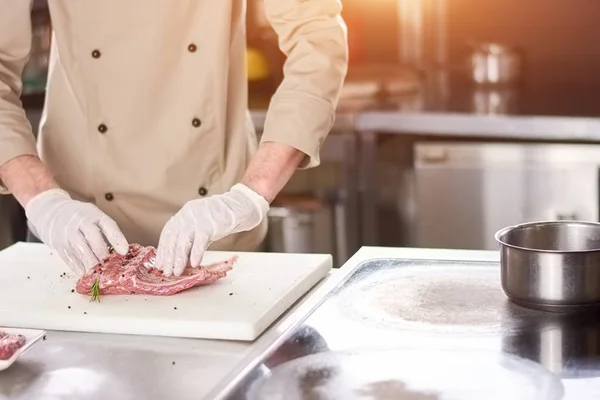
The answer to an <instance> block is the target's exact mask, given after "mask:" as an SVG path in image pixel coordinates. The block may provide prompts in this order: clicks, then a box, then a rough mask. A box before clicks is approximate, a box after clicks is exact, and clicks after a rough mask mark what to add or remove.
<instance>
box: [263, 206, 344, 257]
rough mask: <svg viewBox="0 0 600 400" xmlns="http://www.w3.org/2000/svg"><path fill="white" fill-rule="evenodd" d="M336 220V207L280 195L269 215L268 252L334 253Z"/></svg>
mask: <svg viewBox="0 0 600 400" xmlns="http://www.w3.org/2000/svg"><path fill="white" fill-rule="evenodd" d="M333 217H334V214H333V212H332V207H330V206H329V204H328V203H326V202H324V201H321V200H319V199H318V198H316V197H314V196H309V195H280V196H278V198H277V199H275V201H274V202H273V204H272V206H271V209H270V210H269V213H268V220H269V231H268V233H267V250H268V251H274V252H280V253H325V254H333V253H334V251H333V250H334V248H335V244H334V234H333V232H334V231H333V224H334V221H333ZM334 259H335V257H334Z"/></svg>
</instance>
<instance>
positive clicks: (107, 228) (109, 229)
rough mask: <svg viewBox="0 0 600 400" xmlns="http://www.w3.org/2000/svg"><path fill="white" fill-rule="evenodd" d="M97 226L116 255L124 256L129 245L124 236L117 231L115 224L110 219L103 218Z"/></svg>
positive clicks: (117, 227)
mask: <svg viewBox="0 0 600 400" xmlns="http://www.w3.org/2000/svg"><path fill="white" fill-rule="evenodd" d="M98 226H100V229H102V233H104V236H106V240H108V243H109V244H110V245H111V246H112V247H113V249H115V251H116V252H117V253H119V254H120V255H122V256H124V255H125V254H127V252H128V251H129V243H127V239H125V235H123V233H122V232H121V230H120V229H119V226H118V225H117V223H116V222H115V221H114V220H112V219H111V218H109V217H107V216H105V217H103V218H101V219H100V221H98Z"/></svg>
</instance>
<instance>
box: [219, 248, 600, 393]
mask: <svg viewBox="0 0 600 400" xmlns="http://www.w3.org/2000/svg"><path fill="white" fill-rule="evenodd" d="M339 273H340V277H342V280H341V281H340V284H339V285H338V286H337V287H336V288H335V289H334V290H333V291H331V292H330V293H328V294H326V295H325V296H324V298H323V301H322V302H321V303H320V304H319V306H318V307H317V308H315V310H313V312H312V313H311V314H310V315H309V317H308V318H307V319H305V320H304V321H303V322H302V324H301V325H299V326H298V327H297V328H295V329H294V331H292V332H290V333H289V334H288V335H286V336H285V337H282V338H281V340H283V342H282V344H281V346H279V348H278V349H274V350H272V351H270V352H268V353H266V354H265V355H264V357H263V360H264V363H262V364H258V366H257V368H255V369H254V370H253V371H252V372H250V373H248V374H247V375H246V377H245V379H244V380H243V381H242V382H243V383H242V384H241V385H240V386H238V387H237V392H236V393H233V392H232V393H231V394H230V395H229V398H230V399H236V400H237V399H250V400H254V399H265V398H268V399H272V400H275V399H285V400H295V399H301V398H316V397H315V396H317V397H318V398H319V399H338V398H344V399H390V398H411V399H412V398H418V399H427V400H430V399H439V398H453V399H511V400H521V399H523V400H525V399H527V400H529V399H532V400H533V399H535V400H544V399H565V400H583V399H597V398H599V396H600V350H599V349H600V317H599V316H598V314H597V313H594V314H579V315H577V314H556V313H543V312H538V311H532V310H527V309H523V308H520V307H518V306H515V305H514V304H512V303H510V302H509V301H508V300H507V298H506V296H505V295H504V293H503V292H502V290H501V288H500V282H499V280H500V276H499V275H500V270H499V264H498V253H497V252H491V251H489V252H482V251H451V250H432V249H390V248H362V249H361V250H360V251H359V252H358V253H357V255H355V256H354V257H353V258H352V259H350V260H349V261H348V262H347V263H346V264H345V265H344V267H342V269H341V270H340V272H339ZM442 396H443V397H442ZM445 396H448V397H445Z"/></svg>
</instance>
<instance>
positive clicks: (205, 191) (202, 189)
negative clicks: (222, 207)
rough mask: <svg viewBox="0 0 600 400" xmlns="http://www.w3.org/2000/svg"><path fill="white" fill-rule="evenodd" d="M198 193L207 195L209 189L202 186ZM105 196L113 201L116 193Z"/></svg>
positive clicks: (107, 199)
mask: <svg viewBox="0 0 600 400" xmlns="http://www.w3.org/2000/svg"><path fill="white" fill-rule="evenodd" d="M198 194H199V195H200V196H202V197H204V196H206V195H207V194H208V189H206V188H205V187H204V186H202V187H200V189H198ZM104 198H105V199H106V201H113V200H114V199H115V195H114V194H112V193H110V192H108V193H106V194H105V195H104Z"/></svg>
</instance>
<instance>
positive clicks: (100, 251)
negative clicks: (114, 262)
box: [79, 224, 109, 260]
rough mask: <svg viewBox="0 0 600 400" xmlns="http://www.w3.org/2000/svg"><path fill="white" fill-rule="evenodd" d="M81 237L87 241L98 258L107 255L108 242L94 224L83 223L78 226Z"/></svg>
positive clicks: (103, 257)
mask: <svg viewBox="0 0 600 400" xmlns="http://www.w3.org/2000/svg"><path fill="white" fill-rule="evenodd" d="M79 230H80V231H81V233H82V234H83V237H84V238H85V240H86V241H87V242H88V245H89V246H90V249H92V252H93V253H94V255H95V256H96V258H97V259H98V260H104V259H105V258H106V257H108V255H109V252H108V244H107V243H106V240H105V239H104V236H102V232H100V228H99V227H98V226H97V225H96V224H84V225H83V226H81V227H80V228H79Z"/></svg>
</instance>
